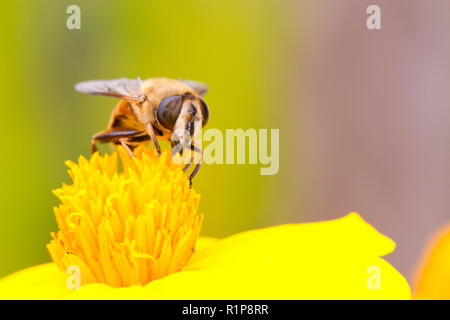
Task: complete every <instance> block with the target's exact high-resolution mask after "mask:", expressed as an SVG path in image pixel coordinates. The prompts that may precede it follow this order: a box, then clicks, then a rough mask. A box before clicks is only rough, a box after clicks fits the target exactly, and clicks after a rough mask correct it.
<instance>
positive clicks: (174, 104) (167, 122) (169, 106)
mask: <svg viewBox="0 0 450 320" xmlns="http://www.w3.org/2000/svg"><path fill="white" fill-rule="evenodd" d="M182 105H183V97H182V96H180V95H175V96H171V97H167V98H164V99H162V100H161V102H160V103H159V105H158V108H157V111H156V117H157V120H158V122H159V124H160V125H162V126H163V127H164V128H166V129H168V130H172V129H173V127H174V126H175V122H177V119H178V116H179V115H180V111H181V106H182Z"/></svg>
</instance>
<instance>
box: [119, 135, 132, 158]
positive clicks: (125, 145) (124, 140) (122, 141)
mask: <svg viewBox="0 0 450 320" xmlns="http://www.w3.org/2000/svg"><path fill="white" fill-rule="evenodd" d="M127 141H128V139H127V138H120V139H119V142H120V144H121V145H122V147H123V148H124V149H125V150H126V151H127V152H128V154H129V155H130V157H132V158H134V157H135V155H134V153H133V151H131V149H130V147H129V146H128V144H127Z"/></svg>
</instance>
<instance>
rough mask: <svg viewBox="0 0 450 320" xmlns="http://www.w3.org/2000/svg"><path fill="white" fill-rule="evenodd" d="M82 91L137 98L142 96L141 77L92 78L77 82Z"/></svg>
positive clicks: (78, 89) (123, 97)
mask: <svg viewBox="0 0 450 320" xmlns="http://www.w3.org/2000/svg"><path fill="white" fill-rule="evenodd" d="M75 90H77V91H79V92H81V93H87V94H96V95H102V96H108V97H116V98H120V99H128V100H130V99H131V100H135V99H139V98H140V97H142V95H143V93H142V91H141V79H139V77H138V78H137V79H127V78H119V79H114V80H90V81H83V82H78V83H77V84H75Z"/></svg>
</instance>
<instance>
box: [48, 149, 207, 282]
mask: <svg viewBox="0 0 450 320" xmlns="http://www.w3.org/2000/svg"><path fill="white" fill-rule="evenodd" d="M135 153H136V155H137V157H136V158H134V159H132V158H131V157H129V155H128V154H126V153H125V152H124V150H123V149H119V155H120V158H121V160H122V167H123V170H122V171H121V172H119V171H118V155H117V153H116V152H115V153H113V154H112V155H105V156H100V155H99V154H97V153H96V154H94V155H93V156H92V157H91V159H90V160H87V159H86V158H84V157H80V158H79V161H78V163H74V162H71V161H67V162H66V164H67V166H68V167H69V175H70V177H71V178H72V180H73V183H72V184H70V185H67V184H63V186H62V187H61V188H59V189H57V190H55V191H54V193H55V195H56V196H57V197H58V198H59V200H60V201H61V204H60V205H59V206H58V207H55V208H54V212H55V216H56V221H57V223H58V227H59V231H58V232H57V233H52V237H53V240H51V242H50V243H49V244H48V245H47V248H48V250H49V252H50V255H51V257H52V259H53V261H54V262H55V263H56V264H57V265H58V267H59V268H60V269H62V270H64V271H66V270H67V268H68V267H69V266H71V265H75V266H78V267H79V268H80V275H81V284H82V285H83V284H87V283H93V282H101V283H107V284H109V285H111V286H113V287H125V286H130V285H134V284H141V285H144V284H146V283H148V282H150V281H152V280H156V279H159V278H161V277H163V276H165V275H167V274H170V273H173V272H177V271H180V270H181V269H182V268H183V266H185V265H186V264H187V263H188V261H189V259H190V257H191V255H192V253H193V251H194V247H195V243H196V240H197V238H198V234H199V232H200V229H201V224H202V219H203V216H202V215H199V214H197V209H198V204H199V199H200V196H199V195H198V194H197V193H196V192H195V191H194V190H193V189H190V188H189V182H188V180H187V178H186V177H185V175H184V174H183V171H182V169H181V166H177V165H175V164H173V162H172V161H171V158H170V154H169V153H167V152H164V153H162V155H161V157H159V158H158V156H157V155H156V153H155V152H153V151H150V150H148V149H145V148H138V149H136V150H135Z"/></svg>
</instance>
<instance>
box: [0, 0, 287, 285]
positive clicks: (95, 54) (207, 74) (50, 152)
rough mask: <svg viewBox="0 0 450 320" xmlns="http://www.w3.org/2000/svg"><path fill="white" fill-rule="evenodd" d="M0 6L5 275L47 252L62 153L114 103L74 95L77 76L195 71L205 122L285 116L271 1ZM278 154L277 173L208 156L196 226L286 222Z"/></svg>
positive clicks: (77, 146) (101, 122) (267, 122)
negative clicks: (73, 16)
mask: <svg viewBox="0 0 450 320" xmlns="http://www.w3.org/2000/svg"><path fill="white" fill-rule="evenodd" d="M71 4H77V5H79V6H80V8H81V30H68V29H67V28H66V19H67V17H68V14H66V8H67V7H68V6H69V5H71ZM0 15H1V16H0V21H1V22H0V24H1V25H0V30H1V31H0V32H1V40H2V41H1V44H0V47H1V50H0V55H1V59H0V61H2V62H1V65H2V68H1V69H0V97H1V108H2V113H3V125H2V130H3V139H2V150H3V152H2V154H3V156H2V157H0V161H1V167H2V174H1V177H0V182H1V191H2V192H1V193H0V197H1V198H0V203H1V206H2V207H1V210H0V215H1V216H0V219H1V220H0V221H1V222H0V276H3V275H5V274H8V273H11V272H13V271H16V270H18V269H21V268H24V267H28V266H32V265H35V264H38V263H42V262H45V261H49V260H50V258H49V255H48V253H47V250H46V248H45V245H46V243H47V242H48V241H49V239H50V236H49V233H50V232H51V231H56V230H57V226H56V223H55V219H54V216H53V211H52V207H53V206H54V205H56V204H57V201H56V198H55V197H54V196H53V194H52V193H51V190H53V189H55V188H58V187H59V186H60V185H61V184H62V182H68V181H69V177H68V175H67V172H66V167H65V165H64V163H63V162H64V161H65V160H67V159H71V160H76V159H77V158H78V156H79V155H80V154H83V155H85V156H88V155H89V141H90V138H91V136H92V135H93V134H94V133H96V132H98V131H100V130H103V129H104V128H106V126H107V123H108V120H109V115H110V113H111V110H112V108H113V107H114V105H115V104H116V102H117V101H116V100H114V99H112V98H106V97H96V96H87V95H82V94H80V93H78V92H75V90H74V89H73V86H74V84H75V83H76V82H78V81H83V80H90V79H109V78H118V77H129V78H135V77H136V76H138V75H139V76H140V77H141V78H143V79H144V78H149V77H157V76H165V77H171V78H179V77H180V78H185V79H195V80H200V81H203V82H205V83H207V84H208V85H209V88H210V92H209V93H208V94H207V95H206V96H205V100H206V101H207V103H208V104H209V106H210V110H211V118H210V122H209V124H208V128H218V129H221V130H223V131H224V130H225V129H226V128H232V129H235V128H244V129H247V128H280V127H281V125H282V119H281V117H282V116H284V115H283V114H280V112H279V108H280V106H282V105H283V96H284V95H283V90H285V89H284V86H285V84H284V80H283V66H284V64H285V54H286V52H288V48H287V47H286V42H285V41H283V39H282V37H281V36H280V35H282V34H283V33H284V30H283V28H284V27H285V24H284V22H283V21H284V13H283V8H282V7H280V5H279V4H278V2H277V1H257V0H254V1H242V0H227V1H209V0H194V1H81V0H77V1H61V0H53V1H49V0H45V1H8V2H4V3H2V10H1V11H0ZM280 136H281V138H283V132H282V130H281V132H280ZM281 140H282V141H281V145H280V150H283V147H284V145H283V139H281ZM102 150H105V149H102ZM283 155H284V153H283V152H282V151H281V155H280V161H281V164H280V172H279V174H278V175H275V176H261V175H260V174H259V170H260V166H259V165H205V166H204V167H203V168H202V170H201V171H200V173H199V175H198V176H197V178H196V179H195V188H196V189H197V191H199V192H200V193H201V195H202V202H201V208H200V209H201V212H203V213H205V215H206V218H205V222H204V228H203V231H202V233H203V235H209V236H215V237H223V236H226V235H229V234H232V233H235V232H238V231H241V230H246V229H250V228H257V227H261V226H267V225H271V224H275V223H279V222H282V221H284V220H286V219H288V217H287V215H286V212H288V210H287V202H288V201H286V199H285V198H284V197H285V196H284V193H285V192H284V190H282V188H281V185H282V181H283V177H284V175H285V174H286V172H283V169H282V168H283V165H282V164H283V161H285V160H284V159H285V158H284V156H283Z"/></svg>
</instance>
